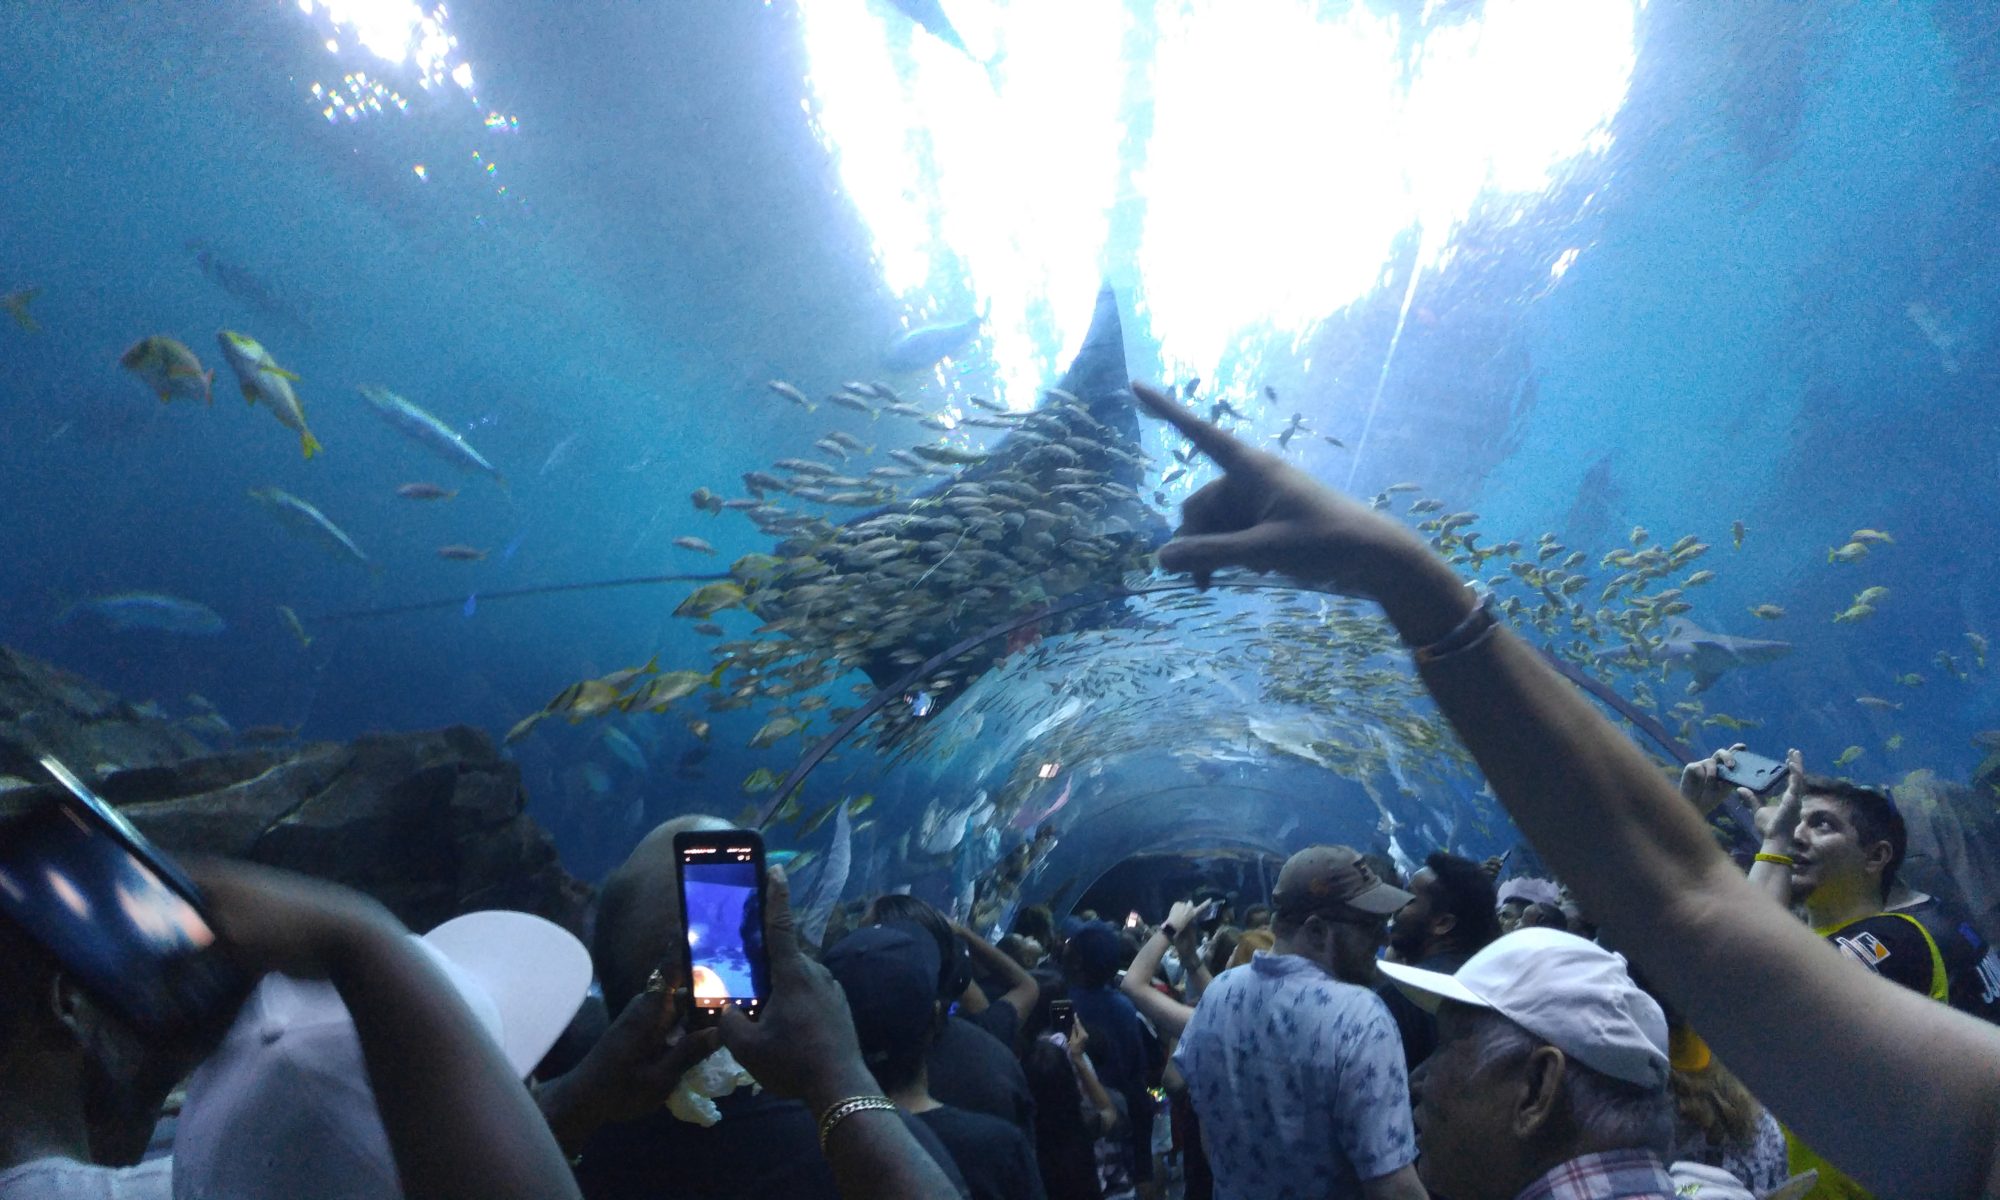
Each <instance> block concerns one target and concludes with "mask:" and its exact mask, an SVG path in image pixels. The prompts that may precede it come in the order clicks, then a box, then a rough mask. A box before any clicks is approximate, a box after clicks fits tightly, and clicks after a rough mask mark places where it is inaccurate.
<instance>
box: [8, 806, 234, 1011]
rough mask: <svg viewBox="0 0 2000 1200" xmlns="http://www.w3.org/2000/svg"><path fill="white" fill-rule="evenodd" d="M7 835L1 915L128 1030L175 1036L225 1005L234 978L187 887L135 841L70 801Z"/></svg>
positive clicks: (105, 820) (134, 836)
mask: <svg viewBox="0 0 2000 1200" xmlns="http://www.w3.org/2000/svg"><path fill="white" fill-rule="evenodd" d="M9 832H10V836H9V838H8V840H7V844H6V845H5V847H4V848H0V912H4V913H5V914H6V915H7V916H8V917H9V918H10V919H12V920H13V921H15V922H17V923H18V924H19V925H20V926H21V927H22V928H24V929H26V930H27V931H28V933H29V934H30V935H31V936H33V937H34V939H35V940H36V941H38V942H40V943H41V944H42V945H43V946H45V947H47V948H48V950H49V951H50V952H51V953H52V954H54V955H55V957H56V959H57V961H59V962H61V963H62V964H63V967H64V968H65V969H66V970H68V971H69V972H71V973H72V974H73V975H75V977H76V978H77V980H78V981H79V982H81V983H82V984H83V985H84V986H85V987H87V988H88V989H89V990H90V991H91V992H92V993H93V994H94V995H96V996H98V997H99V998H100V999H102V1000H103V1001H104V1002H105V1003H106V1004H107V1005H109V1006H110V1007H111V1008H113V1009H114V1010H116V1011H117V1012H118V1013H119V1015H121V1016H123V1017H124V1018H125V1019H126V1020H127V1021H129V1022H130V1023H131V1024H132V1025H133V1026H134V1027H135V1028H137V1029H138V1030H140V1031H142V1032H147V1033H176V1032H180V1031H183V1030H186V1029H190V1028H192V1027H194V1026H196V1025H199V1024H201V1023H203V1022H205V1021H207V1020H209V1019H211V1018H213V1017H215V1016H216V1014H217V1013H218V1012H219V1011H221V1010H223V1009H224V1008H225V1007H226V1006H228V1005H229V1004H230V1002H231V1000H232V998H233V995H234V993H235V992H236V991H237V990H238V985H239V981H238V977H237V973H236V972H235V971H234V970H232V969H231V968H230V967H229V965H228V963H227V961H226V960H225V959H224V958H223V957H222V956H221V954H220V952H219V950H217V948H216V937H215V931H214V930H213V929H212V928H210V926H209V923H208V921H207V919H206V918H204V917H203V916H202V913H201V910H200V909H199V908H197V907H196V905H195V901H194V898H193V894H192V889H191V888H187V887H184V886H179V885H177V883H176V882H174V881H170V876H171V875H172V874H173V872H172V868H171V867H168V866H167V865H166V864H165V863H164V862H163V861H161V860H157V859H155V858H154V857H153V856H151V855H150V854H149V853H148V852H147V848H146V847H145V846H144V845H143V844H142V843H140V842H138V841H137V840H136V835H131V836H129V837H128V835H127V834H126V833H125V832H124V831H122V830H120V829H119V828H117V826H116V825H115V824H113V823H112V822H111V821H110V820H107V819H100V818H98V817H97V816H96V814H95V812H94V810H92V809H90V808H88V807H86V806H85V805H83V804H81V803H78V802H75V801H72V800H70V799H69V798H64V799H63V800H61V801H59V802H56V803H52V804H50V805H49V806H47V807H46V808H44V809H42V810H41V811H39V812H37V813H35V814H34V815H33V816H31V817H28V818H26V819H25V820H24V821H23V822H22V823H21V824H20V825H19V826H17V827H15V828H14V829H12V830H10V831H9ZM149 860H151V861H149Z"/></svg>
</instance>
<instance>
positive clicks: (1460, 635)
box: [1416, 584, 1500, 667]
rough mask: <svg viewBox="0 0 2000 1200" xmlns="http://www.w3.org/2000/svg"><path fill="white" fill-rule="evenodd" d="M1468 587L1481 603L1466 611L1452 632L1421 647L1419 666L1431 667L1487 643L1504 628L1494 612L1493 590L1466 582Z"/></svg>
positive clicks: (1418, 651)
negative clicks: (1442, 660) (1479, 587)
mask: <svg viewBox="0 0 2000 1200" xmlns="http://www.w3.org/2000/svg"><path fill="white" fill-rule="evenodd" d="M1466 590H1467V591H1469V592H1471V593H1472V594H1473V595H1475V596H1477V597H1479V603H1478V604H1476V605H1474V606H1473V609H1472V611H1471V612H1469V613H1467V614H1465V619H1464V620H1463V621H1460V622H1459V623H1458V626H1457V628H1455V629H1453V630H1452V631H1451V632H1450V633H1447V634H1445V635H1444V636H1443V637H1441V638H1439V639H1438V640H1437V641H1435V642H1432V643H1431V644H1430V645H1428V646H1419V647H1417V650H1416V658H1417V665H1418V666H1420V667H1427V666H1429V665H1430V664H1432V663H1434V662H1437V661H1438V660H1439V659H1444V658H1450V657H1451V656H1452V655H1454V654H1459V653H1462V652H1464V651H1467V650H1471V649H1473V648H1475V647H1477V646H1480V645H1483V644H1484V643H1485V642H1486V640H1487V639H1488V638H1490V637H1492V636H1493V634H1494V632H1495V631H1496V630H1498V629H1499V628H1500V620H1499V618H1497V617H1495V616H1494V615H1493V593H1492V592H1483V591H1481V590H1480V589H1478V588H1475V587H1473V586H1472V585H1471V584H1467V585H1466Z"/></svg>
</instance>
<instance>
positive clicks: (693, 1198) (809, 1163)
mask: <svg viewBox="0 0 2000 1200" xmlns="http://www.w3.org/2000/svg"><path fill="white" fill-rule="evenodd" d="M715 1106H716V1108H717V1109H719V1110H721V1112H722V1120H720V1121H718V1122H716V1123H715V1124H714V1125H710V1126H708V1127H707V1128H703V1127H702V1126H700V1125H693V1124H689V1123H688V1122H686V1121H682V1120H679V1119H678V1118H676V1117H674V1116H673V1115H672V1114H670V1113H668V1112H667V1111H666V1110H665V1109H662V1110H661V1111H660V1112H658V1113H656V1114H654V1115H653V1116H650V1117H646V1118H644V1119H642V1120H638V1121H627V1122H624V1123H622V1124H618V1125H607V1126H605V1127H604V1128H603V1129H600V1130H598V1131H597V1134H596V1135H595V1136H593V1137H592V1138H591V1139H590V1141H589V1142H588V1143H587V1144H586V1145H585V1146H584V1150H583V1158H582V1160H581V1161H580V1162H579V1163H578V1164H577V1168H576V1182H577V1186H578V1187H580V1188H581V1189H582V1190H583V1194H584V1196H585V1197H587V1198H588V1200H744V1198H746V1197H752V1196H774V1197H783V1200H840V1190H839V1189H838V1188H836V1187H835V1186H834V1183H833V1168H832V1167H830V1166H828V1165H827V1161H826V1158H825V1157H824V1156H823V1155H821V1154H820V1151H819V1126H818V1124H817V1123H816V1122H815V1121H814V1119H813V1115H812V1114H811V1113H809V1112H807V1111H806V1106H805V1105H803V1104H800V1103H797V1102H796V1101H792V1100H780V1099H778V1098H777V1097H775V1096H773V1095H771V1094H770V1093H768V1092H765V1093H756V1092H752V1091H751V1090H750V1089H748V1088H744V1089H742V1090H740V1091H736V1092H732V1093H730V1094H729V1095H727V1096H724V1097H722V1098H721V1099H719V1100H717V1101H716V1102H715ZM899 1115H901V1116H902V1118H903V1124H904V1125H905V1126H906V1127H907V1128H908V1129H909V1131H910V1136H912V1137H914V1138H916V1139H917V1144H918V1145H921V1146H922V1147H923V1148H924V1149H925V1150H927V1151H929V1152H930V1156H931V1157H932V1158H934V1159H936V1160H937V1164H938V1166H939V1168H941V1169H942V1170H943V1171H944V1173H945V1176H946V1178H948V1179H950V1180H951V1182H952V1185H953V1186H954V1187H956V1188H957V1189H958V1192H959V1194H960V1195H961V1196H963V1195H966V1194H967V1193H966V1187H965V1178H964V1176H963V1175H962V1174H961V1173H960V1172H959V1170H958V1166H957V1164H956V1162H955V1161H954V1160H953V1159H952V1156H951V1153H950V1152H949V1151H948V1150H946V1149H945V1147H944V1145H943V1143H941V1142H940V1141H938V1138H937V1135H935V1134H933V1133H932V1132H931V1131H930V1129H929V1128H928V1127H926V1126H925V1125H924V1123H923V1122H921V1121H919V1120H917V1119H916V1118H914V1117H911V1116H909V1115H908V1114H899Z"/></svg>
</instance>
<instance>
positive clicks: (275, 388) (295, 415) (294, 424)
mask: <svg viewBox="0 0 2000 1200" xmlns="http://www.w3.org/2000/svg"><path fill="white" fill-rule="evenodd" d="M215 340H216V341H217V342H218V343H220V344H221V346H222V357H223V359H224V360H225V361H227V362H228V363H229V369H230V370H232V371H234V372H236V382H237V384H238V386H240V387H241V388H242V389H243V398H244V399H245V400H247V401H249V402H250V403H251V404H256V403H257V402H258V401H259V400H262V401H263V402H264V407H266V408H268V409H270V410H271V415H272V416H275V417H277V418H278V423H279V424H280V425H283V426H284V427H285V428H287V429H290V430H292V431H294V432H296V433H297V434H298V435H299V448H300V449H302V450H304V451H305V455H306V457H307V458H311V457H312V456H313V455H315V454H318V453H319V452H320V450H321V446H320V444H319V439H318V438H316V437H314V436H313V435H312V431H311V430H310V429H307V428H306V410H305V408H304V407H303V406H301V405H300V404H299V398H298V395H297V394H296V393H295V392H293V391H292V382H293V381H294V380H296V379H297V378H298V376H296V375H294V374H292V373H291V372H290V371H287V370H285V369H284V368H283V367H281V366H279V365H278V364H277V362H276V361H274V360H273V359H272V358H271V352H270V351H269V350H266V349H264V347H262V346H260V345H258V344H257V339H256V338H253V337H251V336H249V335H248V334H242V333H238V332H236V331H235V330H233V329H225V330H223V331H222V332H220V333H218V334H216V335H215Z"/></svg>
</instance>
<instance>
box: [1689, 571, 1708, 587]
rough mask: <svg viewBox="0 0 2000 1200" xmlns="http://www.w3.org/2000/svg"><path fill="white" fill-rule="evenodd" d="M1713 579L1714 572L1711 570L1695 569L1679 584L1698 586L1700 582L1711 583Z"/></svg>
mask: <svg viewBox="0 0 2000 1200" xmlns="http://www.w3.org/2000/svg"><path fill="white" fill-rule="evenodd" d="M1714 580H1715V572H1713V571H1696V572H1695V573H1694V574H1692V575H1690V576H1688V577H1687V581H1686V582H1685V583H1683V584H1681V586H1682V587H1700V586H1701V585H1702V584H1704V583H1712V582H1714Z"/></svg>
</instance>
